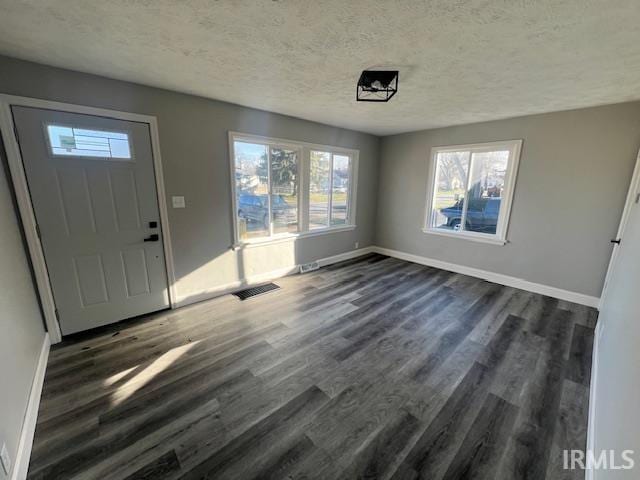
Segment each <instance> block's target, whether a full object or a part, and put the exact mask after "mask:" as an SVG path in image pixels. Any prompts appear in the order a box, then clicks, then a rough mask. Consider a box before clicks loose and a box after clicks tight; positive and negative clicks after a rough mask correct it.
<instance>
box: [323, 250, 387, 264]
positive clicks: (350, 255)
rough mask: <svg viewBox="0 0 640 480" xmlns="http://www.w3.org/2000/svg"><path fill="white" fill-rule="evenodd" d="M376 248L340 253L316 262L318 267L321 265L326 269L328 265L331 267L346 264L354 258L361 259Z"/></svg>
mask: <svg viewBox="0 0 640 480" xmlns="http://www.w3.org/2000/svg"><path fill="white" fill-rule="evenodd" d="M374 248H375V247H364V248H359V249H358V250H351V251H350V252H345V253H339V254H338V255H333V256H332V257H326V258H321V259H319V260H316V261H317V262H318V265H320V266H321V267H326V266H327V265H331V264H332V263H338V262H344V261H345V260H351V259H352V258H356V257H361V256H362V255H366V254H368V253H372V252H373V250H374Z"/></svg>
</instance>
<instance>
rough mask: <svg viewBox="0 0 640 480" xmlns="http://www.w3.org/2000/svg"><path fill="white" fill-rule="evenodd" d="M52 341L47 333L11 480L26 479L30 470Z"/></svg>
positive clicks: (32, 385) (34, 378)
mask: <svg viewBox="0 0 640 480" xmlns="http://www.w3.org/2000/svg"><path fill="white" fill-rule="evenodd" d="M50 347H51V341H50V339H49V334H48V333H45V336H44V341H43V342H42V349H41V350H40V358H39V359H38V365H37V367H36V373H35V375H34V377H33V383H32V384H31V391H30V393H29V403H28V404H27V411H26V413H25V416H24V422H23V423H22V432H21V433H20V443H19V444H18V451H17V453H16V458H15V464H14V466H13V474H12V475H11V480H24V479H26V478H27V473H28V471H29V460H30V459H31V448H32V447H33V436H34V434H35V433H36V423H37V421H38V408H40V396H41V395H42V386H43V385H44V374H45V372H46V371H47V361H48V360H49V348H50Z"/></svg>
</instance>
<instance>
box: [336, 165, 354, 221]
mask: <svg viewBox="0 0 640 480" xmlns="http://www.w3.org/2000/svg"><path fill="white" fill-rule="evenodd" d="M349 175H350V168H349V157H347V156H345V155H334V156H333V175H332V180H333V181H332V188H331V190H332V191H331V225H345V224H346V223H347V216H348V208H349V202H348V194H349Z"/></svg>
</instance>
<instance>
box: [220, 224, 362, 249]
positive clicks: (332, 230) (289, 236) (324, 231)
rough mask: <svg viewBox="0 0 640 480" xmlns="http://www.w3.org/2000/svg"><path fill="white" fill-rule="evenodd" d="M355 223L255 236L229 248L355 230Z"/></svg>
mask: <svg viewBox="0 0 640 480" xmlns="http://www.w3.org/2000/svg"><path fill="white" fill-rule="evenodd" d="M355 228H356V226H355V225H343V226H339V227H331V228H323V229H318V230H309V231H308V232H300V233H285V234H281V235H274V236H273V237H268V238H256V239H252V240H242V241H239V242H237V243H236V244H235V245H233V246H232V247H231V248H232V249H233V250H238V249H243V248H253V247H261V246H265V245H273V244H276V243H283V242H293V241H296V240H297V239H299V238H307V237H317V236H320V235H328V234H330V233H339V232H349V231H351V230H355Z"/></svg>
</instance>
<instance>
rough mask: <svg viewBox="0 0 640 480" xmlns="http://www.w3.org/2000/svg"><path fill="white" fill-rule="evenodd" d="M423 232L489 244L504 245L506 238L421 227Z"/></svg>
mask: <svg viewBox="0 0 640 480" xmlns="http://www.w3.org/2000/svg"><path fill="white" fill-rule="evenodd" d="M422 231H423V232H424V233H428V234H432V235H440V236H441V237H450V238H457V239H459V240H471V241H472V242H479V243H488V244H491V245H505V244H506V243H507V241H506V239H502V238H499V237H497V236H495V235H487V234H482V233H472V232H464V231H463V232H455V231H448V230H438V229H434V228H423V229H422Z"/></svg>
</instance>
